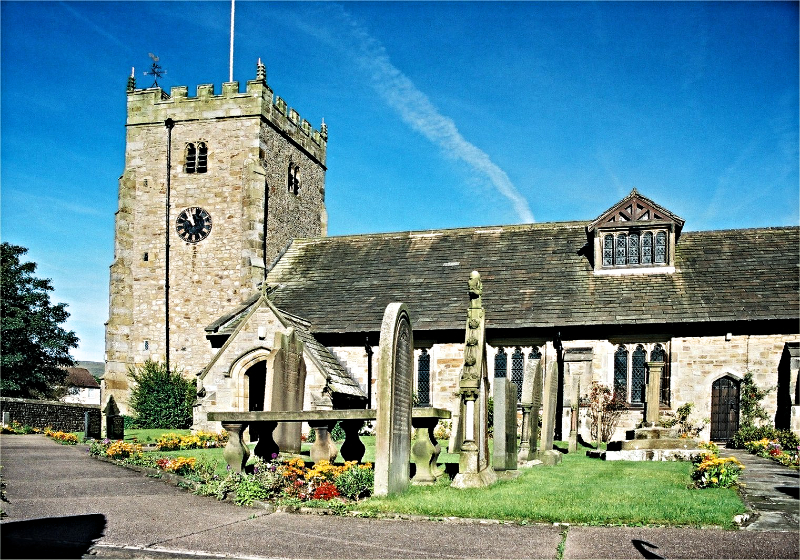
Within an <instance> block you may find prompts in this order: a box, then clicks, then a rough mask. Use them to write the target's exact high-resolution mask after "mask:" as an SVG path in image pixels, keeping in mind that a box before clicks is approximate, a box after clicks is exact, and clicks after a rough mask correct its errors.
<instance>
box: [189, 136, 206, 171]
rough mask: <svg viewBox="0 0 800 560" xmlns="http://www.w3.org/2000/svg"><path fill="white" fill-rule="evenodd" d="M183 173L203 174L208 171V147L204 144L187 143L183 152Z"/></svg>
mask: <svg viewBox="0 0 800 560" xmlns="http://www.w3.org/2000/svg"><path fill="white" fill-rule="evenodd" d="M184 160H185V163H184V164H183V171H184V172H185V173H205V172H206V171H208V146H207V145H206V143H205V142H197V143H195V142H189V143H188V144H186V151H185V152H184Z"/></svg>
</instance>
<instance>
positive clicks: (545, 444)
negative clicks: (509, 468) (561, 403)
mask: <svg viewBox="0 0 800 560" xmlns="http://www.w3.org/2000/svg"><path fill="white" fill-rule="evenodd" d="M547 369H548V372H547V377H545V380H544V393H543V395H542V396H543V401H544V402H543V408H542V435H541V438H540V446H539V451H538V452H537V453H536V458H537V459H539V460H540V461H542V463H544V464H545V465H555V464H557V463H560V462H561V453H559V452H558V451H556V450H555V449H553V434H554V433H555V424H556V408H557V406H556V405H557V402H558V363H557V362H551V363H550V367H548V368H547Z"/></svg>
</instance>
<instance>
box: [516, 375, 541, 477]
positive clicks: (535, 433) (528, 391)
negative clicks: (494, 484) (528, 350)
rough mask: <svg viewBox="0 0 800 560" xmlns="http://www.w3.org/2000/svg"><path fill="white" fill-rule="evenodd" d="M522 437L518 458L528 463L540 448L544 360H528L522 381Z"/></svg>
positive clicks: (521, 462) (520, 461)
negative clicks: (540, 411)
mask: <svg viewBox="0 0 800 560" xmlns="http://www.w3.org/2000/svg"><path fill="white" fill-rule="evenodd" d="M521 406H522V438H521V439H520V449H519V454H518V456H517V458H518V459H519V463H520V464H523V463H527V462H528V461H532V460H534V459H535V458H536V452H537V451H538V450H539V410H541V408H542V361H541V360H536V361H535V363H534V361H533V360H528V367H527V371H526V372H525V377H524V378H523V381H522V405H521Z"/></svg>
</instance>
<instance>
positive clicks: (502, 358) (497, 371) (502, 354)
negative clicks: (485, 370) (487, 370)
mask: <svg viewBox="0 0 800 560" xmlns="http://www.w3.org/2000/svg"><path fill="white" fill-rule="evenodd" d="M507 373H508V356H507V355H506V351H505V349H503V348H498V349H497V354H495V355H494V376H495V377H505V376H506V374H507Z"/></svg>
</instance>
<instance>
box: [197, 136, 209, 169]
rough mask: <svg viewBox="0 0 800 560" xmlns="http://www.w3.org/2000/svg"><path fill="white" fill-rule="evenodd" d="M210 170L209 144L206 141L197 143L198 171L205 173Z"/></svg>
mask: <svg viewBox="0 0 800 560" xmlns="http://www.w3.org/2000/svg"><path fill="white" fill-rule="evenodd" d="M207 170H208V146H206V143H205V142H198V143H197V172H198V173H205V172H206V171H207Z"/></svg>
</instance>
